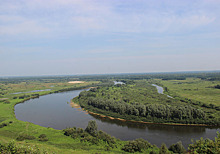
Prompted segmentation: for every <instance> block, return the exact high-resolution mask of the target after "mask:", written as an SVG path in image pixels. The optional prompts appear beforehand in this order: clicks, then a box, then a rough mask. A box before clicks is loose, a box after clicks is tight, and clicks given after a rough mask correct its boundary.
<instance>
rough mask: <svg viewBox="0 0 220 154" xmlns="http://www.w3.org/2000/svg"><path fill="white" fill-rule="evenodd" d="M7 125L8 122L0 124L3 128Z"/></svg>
mask: <svg viewBox="0 0 220 154" xmlns="http://www.w3.org/2000/svg"><path fill="white" fill-rule="evenodd" d="M5 126H8V124H6V123H2V124H0V128H3V127H5Z"/></svg>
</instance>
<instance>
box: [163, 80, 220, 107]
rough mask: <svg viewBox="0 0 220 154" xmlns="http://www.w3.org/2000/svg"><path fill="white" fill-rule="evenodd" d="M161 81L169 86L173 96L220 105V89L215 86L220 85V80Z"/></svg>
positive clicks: (165, 85)
mask: <svg viewBox="0 0 220 154" xmlns="http://www.w3.org/2000/svg"><path fill="white" fill-rule="evenodd" d="M159 81H160V83H161V84H162V85H163V86H164V87H167V88H168V90H169V93H170V94H171V95H173V96H174V95H179V96H181V97H184V98H188V99H192V100H196V101H200V102H202V103H206V104H214V105H216V106H220V89H216V88H214V86H216V85H220V81H205V80H201V79H198V78H186V80H159Z"/></svg>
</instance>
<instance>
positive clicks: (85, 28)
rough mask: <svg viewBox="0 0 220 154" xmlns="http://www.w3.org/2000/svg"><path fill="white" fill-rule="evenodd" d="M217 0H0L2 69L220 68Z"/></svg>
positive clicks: (7, 72)
mask: <svg viewBox="0 0 220 154" xmlns="http://www.w3.org/2000/svg"><path fill="white" fill-rule="evenodd" d="M219 59H220V0H16V1H15V0H0V76H29V75H74V74H104V73H143V72H175V71H204V70H220V60H219Z"/></svg>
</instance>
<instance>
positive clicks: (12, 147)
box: [0, 141, 47, 154]
mask: <svg viewBox="0 0 220 154" xmlns="http://www.w3.org/2000/svg"><path fill="white" fill-rule="evenodd" d="M0 153H2V154H18V153H21V154H27V153H30V154H40V153H47V152H46V151H42V150H40V149H39V148H38V147H30V146H18V145H16V144H15V142H14V141H11V142H9V143H8V144H1V143H0Z"/></svg>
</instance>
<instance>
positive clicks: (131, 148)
mask: <svg viewBox="0 0 220 154" xmlns="http://www.w3.org/2000/svg"><path fill="white" fill-rule="evenodd" d="M152 147H153V146H152V145H151V144H150V143H149V142H147V141H145V140H144V139H136V140H133V141H129V142H128V144H125V145H124V147H123V148H122V150H124V151H126V152H132V153H133V152H143V150H146V149H148V148H152Z"/></svg>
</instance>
